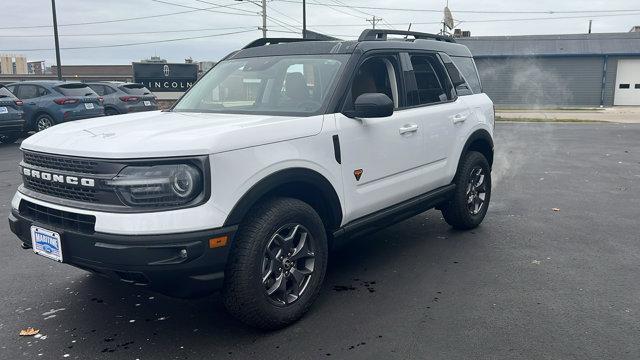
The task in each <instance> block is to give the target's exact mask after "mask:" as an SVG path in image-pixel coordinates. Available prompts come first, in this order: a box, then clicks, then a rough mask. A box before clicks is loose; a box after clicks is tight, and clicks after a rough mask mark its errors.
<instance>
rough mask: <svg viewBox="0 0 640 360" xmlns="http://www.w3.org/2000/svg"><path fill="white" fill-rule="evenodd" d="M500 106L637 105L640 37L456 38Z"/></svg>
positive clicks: (612, 35) (538, 36)
mask: <svg viewBox="0 0 640 360" xmlns="http://www.w3.org/2000/svg"><path fill="white" fill-rule="evenodd" d="M456 41H458V42H459V43H461V44H464V45H466V46H467V47H469V49H470V50H471V53H472V54H473V55H474V57H475V59H476V66H477V67H478V72H479V74H480V78H481V81H482V85H483V90H484V91H485V92H486V93H487V94H488V95H489V96H490V97H491V99H492V100H493V101H494V102H495V103H496V105H498V106H501V107H514V108H532V107H572V106H587V107H597V106H614V105H640V33H639V32H629V33H607V34H576V35H531V36H486V37H471V38H460V39H456Z"/></svg>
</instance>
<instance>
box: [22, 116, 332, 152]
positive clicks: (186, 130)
mask: <svg viewBox="0 0 640 360" xmlns="http://www.w3.org/2000/svg"><path fill="white" fill-rule="evenodd" d="M321 130H322V116H321V115H320V116H311V117H305V118H299V117H288V116H271V115H244V114H215V113H178V112H160V111H150V112H144V113H136V114H127V115H117V116H107V117H100V118H93V119H86V120H80V121H73V122H68V123H63V124H59V125H56V126H53V127H51V128H49V129H46V130H44V131H41V132H39V133H36V134H35V135H33V136H31V137H29V138H27V139H25V140H24V141H23V142H22V145H21V147H22V148H23V149H26V150H32V151H39V152H44V153H54V154H61V155H71V156H81V157H94V158H112V159H134V158H145V157H149V158H151V157H173V156H189V155H207V154H214V153H218V152H223V151H230V150H236V149H241V148H246V147H252V146H258V145H263V144H268V143H274V142H279V141H284V140H290V139H295V138H301V137H307V136H313V135H316V134H318V133H319V132H320V131H321Z"/></svg>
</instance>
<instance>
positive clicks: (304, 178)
mask: <svg viewBox="0 0 640 360" xmlns="http://www.w3.org/2000/svg"><path fill="white" fill-rule="evenodd" d="M296 183H297V184H300V183H302V184H305V185H306V186H310V187H313V188H314V189H316V190H317V191H318V194H317V195H319V196H320V197H321V200H322V204H323V206H325V207H326V210H327V211H328V212H327V213H326V214H324V215H325V216H328V217H329V218H328V219H327V220H328V221H330V224H328V225H329V226H330V227H335V228H337V227H339V226H340V223H341V221H342V207H341V205H340V198H339V197H338V194H337V193H336V190H335V189H334V188H333V186H332V185H331V183H330V182H329V180H327V179H326V178H325V177H324V176H323V175H321V174H320V173H318V172H317V171H314V170H311V169H308V168H289V169H284V170H280V171H277V172H275V173H273V174H270V175H268V176H267V177H265V178H264V179H262V180H260V181H258V182H257V183H256V184H255V185H253V186H252V187H251V188H250V189H249V191H247V192H246V193H245V194H244V195H243V196H242V197H241V198H240V200H238V202H237V203H236V204H235V205H234V207H233V209H232V210H231V212H230V213H229V216H227V219H226V221H225V223H224V226H231V225H237V224H239V223H240V222H241V221H242V219H243V218H244V217H245V215H246V214H247V213H248V212H249V210H250V209H251V208H252V207H253V206H254V205H255V204H256V203H257V202H258V201H260V200H261V199H262V198H264V197H265V196H267V195H269V194H270V193H273V192H274V191H276V190H285V191H286V189H285V187H286V185H287V184H291V185H293V184H296ZM311 195H312V194H311ZM321 216H322V214H321Z"/></svg>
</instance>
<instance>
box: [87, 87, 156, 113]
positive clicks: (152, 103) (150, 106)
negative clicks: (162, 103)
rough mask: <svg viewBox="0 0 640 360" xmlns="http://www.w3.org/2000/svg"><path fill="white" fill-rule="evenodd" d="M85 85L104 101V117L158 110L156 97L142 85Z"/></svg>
mask: <svg viewBox="0 0 640 360" xmlns="http://www.w3.org/2000/svg"><path fill="white" fill-rule="evenodd" d="M87 85H88V86H89V87H90V88H91V89H93V91H95V92H96V93H97V94H98V95H100V96H102V98H103V99H104V113H105V115H118V114H127V113H132V112H140V111H151V110H158V102H157V101H156V96H155V95H153V94H152V93H151V91H149V89H147V88H146V87H144V85H142V84H136V83H126V82H118V81H104V82H92V83H87Z"/></svg>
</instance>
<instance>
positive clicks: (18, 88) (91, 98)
mask: <svg viewBox="0 0 640 360" xmlns="http://www.w3.org/2000/svg"><path fill="white" fill-rule="evenodd" d="M7 89H9V90H10V91H11V92H12V93H14V94H16V95H17V96H18V98H20V99H22V100H23V101H24V107H23V109H24V118H25V120H26V124H25V130H26V131H30V130H35V131H42V130H44V129H46V128H48V127H51V126H53V125H55V124H59V123H62V122H67V121H72V120H80V119H86V118H91V117H96V116H103V115H104V107H103V105H102V99H101V98H100V97H99V96H98V94H96V93H95V91H93V90H91V88H90V87H88V86H87V85H86V84H83V83H80V82H67V81H53V80H43V81H35V80H34V81H23V82H19V83H13V84H10V85H7Z"/></svg>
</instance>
